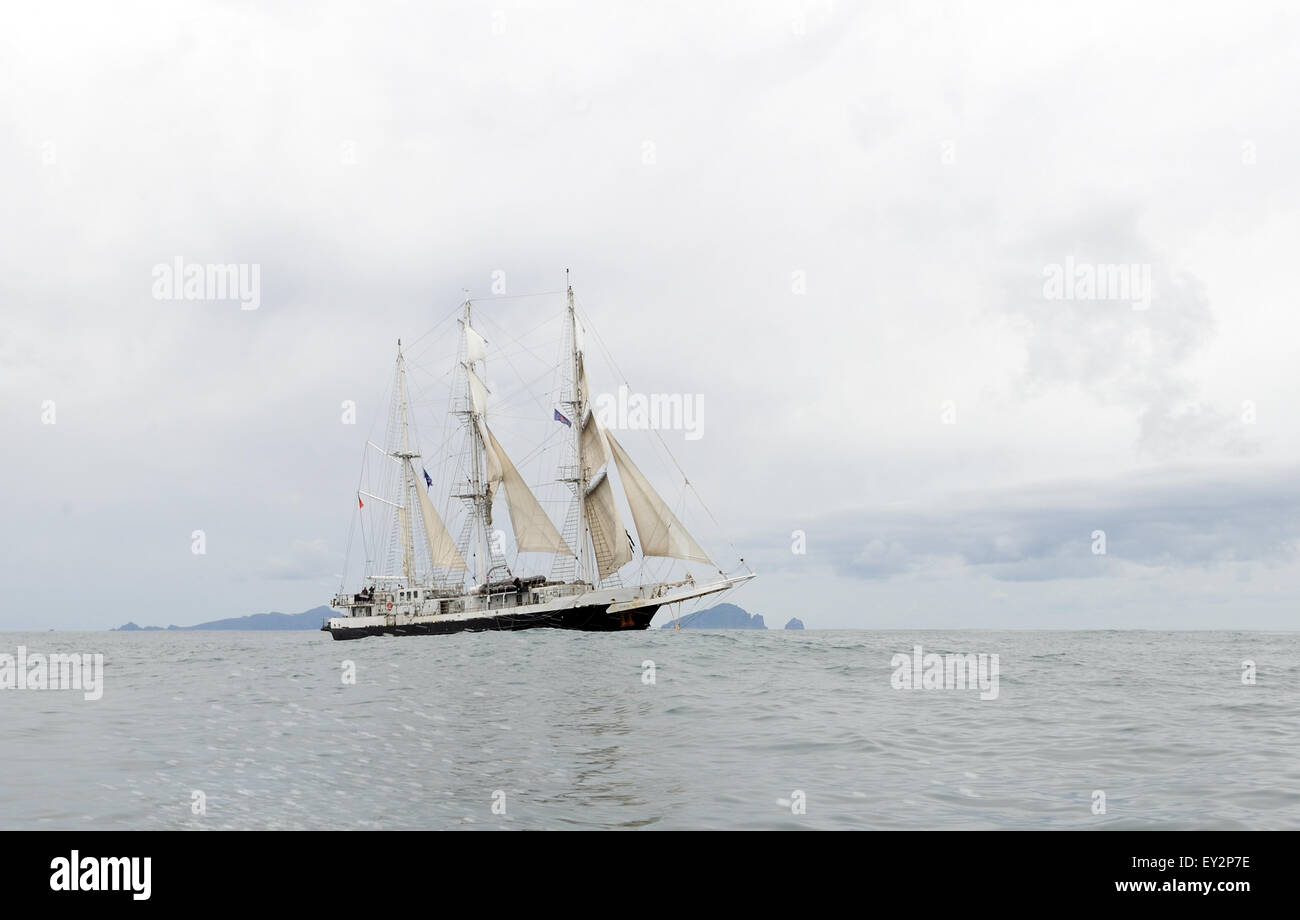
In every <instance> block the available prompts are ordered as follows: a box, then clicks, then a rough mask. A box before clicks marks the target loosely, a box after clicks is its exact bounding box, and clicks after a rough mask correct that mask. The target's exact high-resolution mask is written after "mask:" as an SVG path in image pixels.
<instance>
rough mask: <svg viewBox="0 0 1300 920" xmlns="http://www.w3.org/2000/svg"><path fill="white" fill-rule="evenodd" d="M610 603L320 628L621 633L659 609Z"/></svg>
mask: <svg viewBox="0 0 1300 920" xmlns="http://www.w3.org/2000/svg"><path fill="white" fill-rule="evenodd" d="M608 610H609V605H608V604H596V605H592V606H589V607H570V608H569V609H567V610H547V611H541V612H536V613H522V614H511V613H509V612H506V611H502V612H500V613H496V614H494V615H492V616H483V617H476V618H474V619H468V620H451V619H448V620H443V621H442V622H437V621H433V622H428V623H406V624H404V625H401V626H397V625H393V626H388V625H383V626H379V625H375V626H361V627H342V628H339V629H331V628H330V627H329V626H328V625H326V626H322V627H321V629H322V630H323V631H325V632H327V633H329V634H330V635H331V636H333V637H334V638H335V639H340V640H342V639H364V638H365V637H366V636H446V635H451V634H452V633H461V632H490V631H514V630H517V629H580V630H583V631H585V632H622V631H624V630H630V629H647V628H648V627H649V626H650V621H651V620H652V619H654V615H655V613H656V611H658V610H659V607H658V606H654V607H638V608H637V609H635V610H627V611H624V612H622V613H609V612H608Z"/></svg>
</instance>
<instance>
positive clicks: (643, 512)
mask: <svg viewBox="0 0 1300 920" xmlns="http://www.w3.org/2000/svg"><path fill="white" fill-rule="evenodd" d="M605 439H606V441H607V442H608V443H609V446H610V448H611V450H613V452H614V460H615V461H616V462H617V463H618V472H619V476H620V478H621V479H622V482H623V492H624V494H625V495H627V503H628V506H629V507H630V508H631V509H632V520H633V521H635V522H636V532H637V534H638V535H639V536H640V537H641V552H643V553H645V555H647V556H668V557H671V558H673V559H687V560H692V561H695V562H707V563H709V564H710V565H712V564H713V560H711V559H710V558H709V554H708V553H706V552H705V551H704V549H703V548H702V547H701V546H700V544H698V543H696V542H695V538H694V537H692V536H691V535H690V533H689V532H688V531H687V530H686V528H685V527H683V526H682V522H681V521H679V520H677V515H675V514H673V512H672V509H670V508H669V507H668V505H667V503H665V502H664V500H663V499H662V498H660V497H659V493H658V492H656V491H655V490H654V486H652V485H650V481H649V480H648V479H646V478H645V476H644V475H643V474H642V473H641V470H639V469H638V468H637V465H636V464H635V463H633V462H632V458H631V457H629V456H628V455H627V451H625V450H623V445H621V444H619V443H618V440H617V439H616V438H615V437H614V435H613V434H611V433H610V432H608V431H607V432H605Z"/></svg>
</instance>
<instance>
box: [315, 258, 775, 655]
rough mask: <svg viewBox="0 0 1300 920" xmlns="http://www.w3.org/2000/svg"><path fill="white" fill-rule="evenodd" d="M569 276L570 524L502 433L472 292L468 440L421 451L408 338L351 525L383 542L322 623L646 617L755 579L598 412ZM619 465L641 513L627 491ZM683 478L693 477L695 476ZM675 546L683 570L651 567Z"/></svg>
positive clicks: (457, 406) (465, 356) (566, 479)
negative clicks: (544, 498) (430, 456)
mask: <svg viewBox="0 0 1300 920" xmlns="http://www.w3.org/2000/svg"><path fill="white" fill-rule="evenodd" d="M565 275H566V282H567V275H568V273H567V272H566V273H565ZM566 287H567V291H566V295H567V302H568V306H567V312H566V313H565V314H564V315H563V316H562V317H560V319H561V320H562V322H563V326H564V331H563V335H562V337H561V338H562V340H563V342H562V345H561V346H560V354H561V360H560V361H559V362H557V364H558V366H557V367H556V368H555V370H556V371H558V380H559V383H558V387H557V389H555V390H554V391H552V393H550V394H547V396H548V398H549V397H558V399H557V401H558V402H559V405H558V406H553V407H548V408H550V409H551V411H552V413H553V414H550V415H549V417H548V421H549V422H552V423H553V424H554V425H555V426H558V427H557V428H555V429H553V432H558V433H559V435H560V443H559V444H553V445H552V446H554V447H558V448H559V459H558V462H557V463H556V465H555V482H556V483H558V484H559V486H557V488H559V494H560V496H561V499H560V501H562V502H563V503H564V504H566V505H567V506H568V507H567V513H566V515H565V518H564V524H563V527H562V529H561V527H557V526H556V524H555V523H554V521H552V519H551V516H550V515H549V514H548V513H547V512H546V510H545V508H544V507H543V505H542V503H541V502H540V501H539V500H538V497H537V495H536V494H535V493H534V490H533V489H532V488H531V487H530V486H529V485H528V483H527V482H526V481H525V479H524V477H523V475H521V474H520V472H519V469H518V467H517V466H516V464H515V463H514V461H512V460H511V455H510V454H509V453H507V451H506V449H505V447H504V446H503V445H502V444H501V442H500V440H498V438H497V435H496V434H495V433H494V432H493V429H492V427H491V421H492V418H493V417H494V416H493V414H492V413H490V411H489V410H490V409H492V408H493V406H492V399H491V396H492V394H491V392H490V391H489V389H488V387H487V384H486V383H485V382H484V381H485V379H486V376H487V375H486V362H487V359H488V355H489V352H488V345H489V339H488V338H487V337H486V336H485V335H484V334H482V332H481V331H480V330H479V329H476V328H475V325H474V321H475V319H474V304H473V303H472V301H470V300H469V299H468V298H467V299H466V301H465V303H464V305H463V314H462V315H461V316H460V317H459V318H458V323H459V326H460V329H459V330H458V332H457V338H458V344H457V356H456V360H455V363H454V366H453V367H452V368H451V373H450V378H451V380H452V384H451V387H450V391H451V396H450V399H449V405H448V412H447V414H446V421H447V424H446V425H444V431H450V432H451V434H450V436H449V437H448V439H447V441H448V443H451V442H452V441H456V442H458V443H459V445H460V449H459V450H458V451H456V452H455V453H454V454H449V455H445V456H443V457H441V458H440V459H439V462H438V463H433V464H430V463H428V462H426V461H424V459H423V458H422V456H421V453H420V450H419V448H418V445H417V443H416V441H417V439H416V437H415V433H414V432H413V430H412V429H413V427H414V426H413V424H412V419H411V415H412V403H411V392H410V387H409V382H408V368H407V362H406V357H405V356H404V354H403V350H402V345H401V342H400V341H399V342H398V348H397V361H396V370H395V373H394V383H393V391H392V392H393V396H392V400H391V402H392V405H391V406H390V410H389V418H388V430H387V437H386V443H385V444H384V445H382V446H381V445H378V444H375V443H374V442H371V441H368V442H367V461H368V462H367V461H363V480H364V478H365V472H366V468H367V466H368V467H369V469H370V471H371V473H372V478H376V479H378V480H380V481H381V483H382V486H380V487H378V488H377V490H372V489H366V488H358V491H357V496H356V504H355V506H354V512H355V515H356V516H355V517H354V519H353V520H354V530H353V533H354V534H355V532H356V529H357V524H358V523H359V524H360V529H361V531H362V541H363V543H364V542H366V539H367V536H368V537H369V541H370V544H369V546H368V547H367V548H366V554H367V557H368V558H367V560H366V572H365V573H364V574H363V576H362V583H361V585H360V586H359V587H358V588H356V589H354V590H345V588H344V587H343V586H340V589H339V591H338V593H336V594H335V596H334V598H333V599H332V600H331V602H330V606H331V607H332V608H334V609H335V610H337V611H339V612H340V615H339V616H335V617H330V618H329V619H327V620H326V621H325V622H324V623H323V625H322V626H321V629H322V630H323V631H325V632H328V633H329V634H330V635H331V636H333V637H334V638H335V639H360V638H363V637H365V636H381V635H382V636H419V635H444V634H449V633H458V632H467V631H482V630H517V629H534V628H554V629H577V630H590V631H600V632H609V631H615V630H632V629H646V628H647V627H649V625H650V621H651V620H652V619H653V618H654V615H655V613H656V612H657V611H658V610H659V609H660V608H661V607H664V606H666V605H672V604H681V603H684V602H688V601H693V600H695V599H697V598H703V597H706V596H708V595H715V594H719V593H721V592H724V591H728V590H731V589H733V588H735V587H737V586H738V585H740V584H742V583H744V582H746V581H749V580H750V579H752V578H754V577H755V573H754V572H753V571H751V570H750V569H749V567H748V566H747V565H746V564H745V561H744V559H743V558H740V557H738V565H737V567H736V569H734V570H733V571H732V572H730V573H728V572H724V571H723V570H722V569H721V568H720V567H719V566H718V565H717V564H716V563H715V562H714V561H713V559H712V558H711V557H710V555H709V554H708V553H707V552H705V550H704V549H703V548H702V547H701V546H700V544H699V543H698V542H697V541H696V539H695V537H694V536H692V535H691V533H690V532H689V531H687V529H686V527H685V526H683V524H682V522H681V520H680V519H679V518H678V516H677V515H676V514H674V512H673V510H672V509H671V508H670V507H669V505H668V503H667V502H666V501H665V500H664V498H663V497H662V496H661V495H660V493H659V492H658V491H656V490H655V488H654V486H652V485H651V483H650V480H649V479H648V478H647V477H646V476H645V474H644V473H643V472H642V471H641V469H640V468H639V467H638V466H637V464H636V463H635V462H634V461H633V460H632V458H631V457H630V456H629V455H628V453H627V451H626V450H625V449H624V447H623V444H622V443H621V442H620V441H619V438H618V437H617V436H616V435H615V433H614V431H613V430H611V428H612V427H613V426H612V425H610V426H606V425H602V424H601V423H600V421H599V420H598V418H597V415H598V413H597V412H595V411H594V410H593V406H592V404H591V403H592V397H593V394H592V391H591V388H590V385H589V384H588V379H587V361H586V346H585V340H586V338H587V336H586V332H585V329H584V326H583V324H582V323H581V321H580V319H579V316H578V313H577V309H576V307H575V303H574V292H573V286H572V285H571V284H567V283H566ZM458 312H459V311H458ZM494 360H495V359H494ZM530 405H532V406H537V407H538V409H539V410H540V409H541V407H542V406H543V405H544V404H543V403H540V402H539V401H538V400H536V399H534V401H533V402H532V403H531V404H530ZM547 440H549V441H554V440H556V438H555V437H554V436H552V437H551V438H548V439H547ZM527 456H529V457H531V456H532V455H527ZM674 462H675V461H674ZM430 465H433V466H435V467H441V469H440V471H439V472H440V477H439V478H440V480H445V483H446V485H447V489H446V490H445V491H442V492H439V493H438V494H439V495H440V497H441V496H445V498H446V502H445V505H444V507H445V508H446V516H445V517H444V515H440V514H439V511H438V508H437V507H436V506H435V503H434V499H433V498H432V497H431V494H430V493H431V491H433V489H434V487H435V480H434V477H433V476H432V475H430V473H429V469H428V467H429V466H430ZM615 471H617V481H618V485H619V486H620V489H619V490H618V491H619V492H621V493H622V496H623V498H624V503H623V504H622V508H626V510H627V511H628V512H630V515H631V521H630V522H626V521H625V520H624V516H623V511H622V510H621V507H620V502H619V501H618V492H616V489H615V481H614V475H612V474H614V472H615ZM682 483H683V486H685V487H688V488H689V482H688V480H686V478H685V476H684V475H683V477H682ZM553 491H554V490H553ZM502 498H504V501H501V500H500V499H502ZM500 505H504V506H505V510H506V511H507V513H508V516H509V521H510V527H511V530H512V532H513V536H514V541H513V542H514V546H513V549H514V554H513V556H514V565H512V564H511V563H510V562H508V560H507V549H508V547H507V546H506V539H505V536H506V535H505V531H504V529H501V528H500V522H499V521H498V523H497V525H496V528H497V529H494V523H493V521H494V517H493V514H494V511H496V512H499V511H500V510H501V508H500V507H499V506H500ZM457 519H459V520H460V521H461V522H462V523H461V525H460V527H459V528H458V531H459V536H458V538H453V537H452V534H451V530H450V529H449V528H448V522H449V521H455V520H457ZM350 551H351V539H349V553H350ZM524 560H532V568H533V569H534V571H529V570H528V569H526V568H524V566H525V565H526V563H525V561H524ZM537 560H541V562H540V563H539V562H538V561H537ZM548 560H549V564H548ZM661 560H676V561H677V562H673V563H671V564H670V566H669V567H670V568H675V569H678V570H681V571H677V572H675V573H674V574H675V575H677V576H679V577H672V578H666V577H663V575H662V573H661V574H659V575H658V577H655V576H649V575H647V574H646V573H647V570H651V571H653V570H655V569H657V568H660V566H657V565H650V564H649V563H650V562H652V561H655V562H658V561H661ZM537 569H544V570H545V571H536V570H537ZM679 609H680V608H679Z"/></svg>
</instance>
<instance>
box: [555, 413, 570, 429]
mask: <svg viewBox="0 0 1300 920" xmlns="http://www.w3.org/2000/svg"><path fill="white" fill-rule="evenodd" d="M555 420H556V421H557V422H564V424H566V425H568V426H569V427H570V428H572V427H573V422H571V421H569V420H568V419H567V418H565V417H564V416H563V415H561V414H560V410H559V409H556V410H555Z"/></svg>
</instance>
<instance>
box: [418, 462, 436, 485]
mask: <svg viewBox="0 0 1300 920" xmlns="http://www.w3.org/2000/svg"><path fill="white" fill-rule="evenodd" d="M420 472H421V473H423V474H424V484H425V485H426V486H428V487H429V488H431V489H432V488H433V479H432V477H430V476H429V471H428V470H426V469H425V468H424V467H420Z"/></svg>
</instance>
